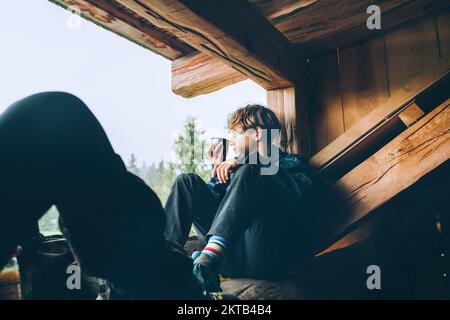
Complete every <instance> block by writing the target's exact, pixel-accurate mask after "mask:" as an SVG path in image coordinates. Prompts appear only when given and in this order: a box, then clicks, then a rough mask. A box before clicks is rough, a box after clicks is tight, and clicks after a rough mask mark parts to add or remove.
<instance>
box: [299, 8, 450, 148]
mask: <svg viewBox="0 0 450 320" xmlns="http://www.w3.org/2000/svg"><path fill="white" fill-rule="evenodd" d="M449 21H450V13H446V14H443V15H437V16H428V17H426V18H424V19H422V20H420V21H417V22H415V23H414V24H411V25H409V26H406V27H403V28H401V29H398V30H395V31H392V32H390V33H387V34H385V35H382V36H379V37H376V38H372V39H369V40H366V41H363V42H360V43H357V44H355V45H352V46H349V47H344V48H337V49H336V51H335V52H332V53H329V54H326V55H323V56H320V57H314V58H311V59H310V61H309V67H308V79H309V81H308V83H309V88H308V89H309V92H310V97H311V102H310V108H309V110H310V111H309V114H310V123H311V128H312V132H311V148H312V154H315V153H317V152H318V151H320V150H321V149H322V148H323V147H325V146H326V145H327V144H329V143H330V142H332V141H333V140H334V139H336V138H337V137H338V136H339V135H341V134H342V133H343V132H345V131H346V130H348V129H349V128H350V127H351V126H352V125H354V124H355V123H357V122H358V121H359V120H360V119H361V118H363V117H364V116H365V115H367V114H368V113H369V112H370V111H372V110H373V109H374V108H376V106H377V105H378V104H380V103H381V102H383V101H385V100H386V99H388V98H389V97H390V96H392V95H395V93H396V91H397V90H399V89H400V88H401V87H402V86H403V85H404V84H405V83H407V82H408V81H409V80H411V79H412V78H413V77H415V76H417V75H418V74H420V73H422V72H423V71H424V70H430V69H433V68H435V69H436V76H438V75H439V73H440V72H442V71H444V70H438V68H437V67H436V65H437V62H438V61H439V60H444V61H449V62H450V22H449ZM449 64H450V63H449ZM429 80H431V79H429Z"/></svg>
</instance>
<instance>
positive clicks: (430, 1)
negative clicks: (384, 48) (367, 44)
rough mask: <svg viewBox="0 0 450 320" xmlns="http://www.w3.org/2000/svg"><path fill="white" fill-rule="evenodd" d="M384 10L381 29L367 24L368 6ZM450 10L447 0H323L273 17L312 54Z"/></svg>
mask: <svg viewBox="0 0 450 320" xmlns="http://www.w3.org/2000/svg"><path fill="white" fill-rule="evenodd" d="M371 4H376V5H378V6H379V7H380V9H381V30H369V29H368V28H367V26H366V20H367V18H368V16H369V15H368V14H367V13H366V10H367V7H368V6H369V5H371ZM449 9H450V3H449V2H448V1H445V0H438V1H436V0H423V1H414V0H402V1H396V0H390V1H383V2H378V3H373V2H372V1H369V0H356V1H355V0H344V1H343V0H323V1H317V2H315V3H313V4H311V5H309V6H306V7H304V8H300V9H298V10H296V11H294V12H292V14H290V15H285V16H281V17H279V18H276V19H273V20H272V23H273V24H274V26H275V27H276V28H277V29H278V30H280V32H282V33H283V34H284V35H285V36H286V37H287V38H288V39H289V40H290V41H292V42H293V43H298V44H301V46H302V47H303V48H304V49H305V51H306V52H307V54H308V55H309V56H316V55H318V54H321V53H322V54H323V53H325V52H328V51H331V50H334V49H335V48H338V47H339V48H342V47H343V46H346V45H349V44H351V43H354V42H356V41H358V40H361V39H364V38H367V37H373V36H375V35H380V34H383V33H386V32H388V31H390V30H393V29H395V28H397V27H400V26H402V25H404V24H406V23H407V22H408V21H413V20H417V19H419V18H420V17H423V16H426V15H432V14H434V12H443V11H448V10H449Z"/></svg>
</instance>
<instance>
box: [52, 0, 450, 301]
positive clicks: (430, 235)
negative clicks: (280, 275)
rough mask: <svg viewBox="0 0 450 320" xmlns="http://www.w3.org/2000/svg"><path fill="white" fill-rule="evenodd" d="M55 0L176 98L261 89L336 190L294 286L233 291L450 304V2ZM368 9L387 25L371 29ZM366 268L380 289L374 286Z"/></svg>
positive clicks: (296, 148)
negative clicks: (166, 63) (147, 55)
mask: <svg viewBox="0 0 450 320" xmlns="http://www.w3.org/2000/svg"><path fill="white" fill-rule="evenodd" d="M50 1H52V2H54V3H56V4H58V5H60V6H62V7H64V8H68V9H70V10H72V9H73V8H79V10H80V12H81V14H82V16H83V17H84V18H86V19H88V20H90V21H92V22H94V23H96V24H98V25H100V26H102V27H104V28H106V29H107V30H110V31H112V32H114V33H116V34H118V35H119V36H121V37H124V38H125V39H128V40H130V41H133V42H135V43H137V44H139V45H141V46H143V47H144V48H147V49H149V50H150V51H152V52H154V53H156V54H159V55H161V56H163V57H164V58H166V59H170V60H171V61H172V90H173V92H174V93H176V94H178V95H180V96H183V97H186V98H190V97H195V96H197V95H200V94H208V93H210V92H213V91H216V90H219V89H221V88H224V87H226V86H229V85H231V84H234V83H237V82H239V81H242V80H245V79H248V78H249V79H251V80H253V81H255V82H256V83H257V84H259V85H260V86H262V87H263V88H264V89H265V90H267V105H268V106H269V107H270V108H272V109H273V110H274V111H275V112H276V114H277V115H278V117H279V118H280V120H281V122H282V124H283V130H285V133H286V135H287V139H288V146H287V151H288V152H291V153H301V154H303V155H305V156H307V157H309V159H310V162H311V164H312V165H313V166H314V167H315V169H316V172H317V174H318V175H319V176H320V177H321V178H322V179H323V180H324V181H326V182H327V185H328V188H329V197H330V198H329V199H330V200H329V201H330V202H331V203H333V206H331V208H332V210H329V211H327V212H326V214H325V215H324V216H323V217H318V221H317V225H316V226H315V227H314V234H313V236H314V238H315V240H314V242H313V243H314V248H313V250H314V252H315V258H314V259H313V260H312V261H311V262H310V263H309V264H308V265H305V267H304V272H302V273H301V274H300V275H299V278H298V279H297V280H298V283H297V284H298V285H297V284H296V285H295V286H294V287H293V286H292V285H291V284H292V282H291V284H287V285H286V286H283V285H280V283H271V282H269V281H266V282H264V281H259V282H258V281H252V279H240V280H235V282H233V281H234V280H233V279H232V280H227V281H224V282H223V286H224V287H225V288H227V290H229V291H230V292H233V293H235V294H237V295H238V296H239V297H240V298H243V299H252V298H253V299H260V298H293V297H297V298H432V299H448V298H450V281H449V279H450V230H449V229H450V208H449V207H450V204H449V203H450V202H449V200H448V199H450V186H449V181H450V174H449V172H450V171H449V161H448V159H449V155H450V140H449V137H450V132H449V131H450V107H449V104H450V100H449V96H450V95H449V93H450V75H449V66H450V2H449V1H440V0H417V1H414V0H396V1H393V0H388V1H364V0H339V1H338V0H299V1H293V0H214V1H210V0H50ZM370 5H378V7H379V9H380V16H379V18H380V22H381V29H370V28H368V26H367V20H368V18H369V17H370V16H371V13H370V12H369V13H368V7H369V6H370ZM151 76H152V75H149V77H151ZM370 265H377V266H379V267H380V270H381V285H382V287H381V289H380V290H376V289H375V290H370V289H368V288H367V286H366V279H367V278H368V276H369V275H368V273H367V267H368V266H370ZM280 288H281V289H280Z"/></svg>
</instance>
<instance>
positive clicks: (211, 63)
mask: <svg viewBox="0 0 450 320" xmlns="http://www.w3.org/2000/svg"><path fill="white" fill-rule="evenodd" d="M245 79H247V76H245V75H244V74H242V73H240V72H239V71H237V70H235V69H233V68H232V67H230V66H228V65H226V64H224V63H223V62H222V61H220V60H218V59H216V58H214V57H211V56H208V55H207V54H204V53H201V52H195V53H193V54H191V55H188V56H184V57H182V58H179V59H177V60H174V61H172V91H173V92H174V93H175V94H177V95H180V96H182V97H185V98H192V97H196V96H198V95H201V94H207V93H211V92H214V91H217V90H220V89H222V88H224V87H226V86H229V85H232V84H234V83H237V82H240V81H243V80H245Z"/></svg>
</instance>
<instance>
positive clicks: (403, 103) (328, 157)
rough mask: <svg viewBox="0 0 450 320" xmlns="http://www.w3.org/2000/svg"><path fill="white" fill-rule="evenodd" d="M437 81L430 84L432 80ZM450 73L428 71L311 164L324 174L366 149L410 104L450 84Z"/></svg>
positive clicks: (324, 149)
mask: <svg viewBox="0 0 450 320" xmlns="http://www.w3.org/2000/svg"><path fill="white" fill-rule="evenodd" d="M433 78H434V79H435V80H433V81H431V82H430V80H429V79H433ZM449 81H450V73H449V70H448V69H447V70H446V71H445V72H444V73H443V74H441V75H440V76H439V77H437V78H436V77H435V70H428V71H426V72H424V73H422V74H421V75H419V76H418V77H416V78H415V79H413V80H412V81H410V82H409V83H408V84H407V85H405V86H404V87H403V88H402V89H400V90H398V92H397V93H396V95H395V96H392V97H390V98H389V99H388V100H387V101H385V102H383V103H382V104H381V105H379V106H378V107H377V108H376V109H374V110H373V111H372V112H370V113H369V114H368V115H367V116H365V117H364V118H363V119H361V120H360V121H359V122H358V123H356V124H355V125H354V126H352V127H351V128H350V129H348V130H347V131H346V132H344V133H343V134H342V135H340V136H339V137H338V138H337V139H336V140H334V141H333V142H332V143H330V144H328V145H327V146H326V147H325V148H323V149H322V150H321V151H320V152H319V153H317V154H316V155H314V156H313V157H312V158H311V161H310V162H311V164H312V166H314V167H315V168H316V169H317V170H318V172H324V171H325V170H327V169H328V168H329V167H331V166H335V165H336V163H337V162H338V161H341V160H342V159H348V156H349V154H350V153H352V152H354V151H355V150H360V148H361V147H364V148H367V147H368V146H369V145H370V143H368V141H371V140H374V136H375V135H377V134H383V133H385V132H386V130H387V128H388V127H389V126H390V125H392V123H393V122H395V121H397V120H398V115H399V114H400V113H401V112H402V111H404V110H405V109H406V108H407V107H408V105H409V104H410V103H411V102H413V101H414V100H416V98H417V97H419V96H420V95H422V94H425V93H426V92H427V90H430V88H433V87H434V86H437V85H439V84H440V83H441V82H443V83H446V84H447V85H448V83H449Z"/></svg>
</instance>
